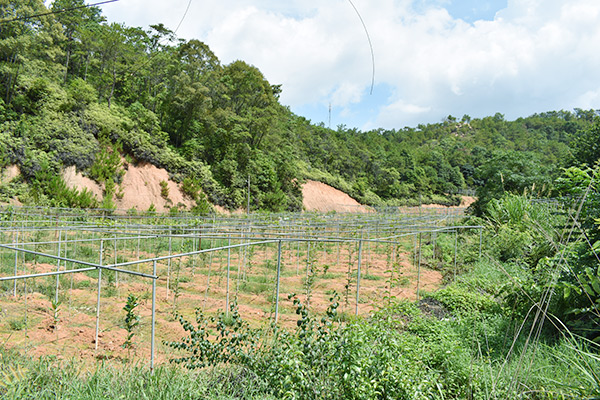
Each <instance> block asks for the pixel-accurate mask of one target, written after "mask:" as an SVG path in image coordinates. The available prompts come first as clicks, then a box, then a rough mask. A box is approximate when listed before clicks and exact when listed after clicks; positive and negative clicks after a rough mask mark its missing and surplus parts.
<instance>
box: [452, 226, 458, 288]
mask: <svg viewBox="0 0 600 400" xmlns="http://www.w3.org/2000/svg"><path fill="white" fill-rule="evenodd" d="M457 254H458V229H457V230H456V231H454V279H453V281H454V282H456V258H457Z"/></svg>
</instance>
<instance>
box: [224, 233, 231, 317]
mask: <svg viewBox="0 0 600 400" xmlns="http://www.w3.org/2000/svg"><path fill="white" fill-rule="evenodd" d="M229 246H231V237H228V238H227V289H226V294H225V315H229V276H230V269H231V247H229Z"/></svg>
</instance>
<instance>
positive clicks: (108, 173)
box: [0, 0, 597, 211]
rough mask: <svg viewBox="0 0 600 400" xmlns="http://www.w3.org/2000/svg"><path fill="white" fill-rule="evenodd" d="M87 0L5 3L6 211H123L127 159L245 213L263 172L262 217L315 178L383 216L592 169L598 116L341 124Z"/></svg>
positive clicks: (294, 201)
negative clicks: (89, 185)
mask: <svg viewBox="0 0 600 400" xmlns="http://www.w3.org/2000/svg"><path fill="white" fill-rule="evenodd" d="M83 4H84V3H83V1H82V0H55V1H54V2H53V3H52V6H51V8H50V11H60V10H64V9H69V11H67V12H56V13H48V11H49V10H48V9H46V7H45V6H44V4H43V2H42V1H41V0H27V1H20V2H15V1H11V0H1V1H0V27H1V29H0V81H1V85H0V152H1V154H0V161H1V165H2V166H7V165H10V164H16V165H18V166H19V167H20V171H21V174H22V175H21V178H19V179H17V180H16V181H12V182H11V183H10V184H4V185H2V187H1V188H0V194H1V197H2V199H3V200H6V199H8V198H11V197H18V198H19V200H20V201H21V202H24V203H31V204H52V205H64V206H71V207H93V206H103V207H107V208H111V207H114V202H113V199H114V196H118V193H119V184H120V179H121V177H122V161H121V159H122V158H121V157H124V158H125V159H127V160H128V161H129V162H133V163H136V162H137V163H143V162H148V163H151V164H154V165H156V166H158V167H162V168H165V169H167V170H168V171H169V173H170V174H171V176H172V178H173V179H174V180H176V181H179V182H182V183H183V187H184V189H185V191H186V193H188V194H189V195H190V196H191V197H194V198H196V199H197V201H198V202H201V200H203V199H204V197H203V195H202V193H205V194H206V196H208V200H209V201H210V202H211V203H213V204H218V205H222V206H225V207H228V208H231V209H235V208H239V207H242V206H243V205H244V204H245V198H246V190H247V189H246V188H247V182H248V177H250V190H251V193H252V194H253V195H252V205H251V207H252V208H253V209H255V210H257V209H264V210H271V211H284V210H299V209H301V207H302V199H301V191H300V186H299V185H300V183H301V182H302V181H303V180H305V179H315V180H319V181H322V182H325V183H328V184H330V185H332V186H334V187H336V188H338V189H341V190H343V191H344V192H346V193H348V194H350V195H351V196H353V197H355V198H356V199H357V200H359V201H361V202H363V203H366V204H370V205H380V206H386V205H398V204H415V203H418V202H433V201H435V202H441V203H446V204H451V203H455V202H456V201H457V199H456V197H455V196H453V195H454V194H456V193H457V192H458V191H459V190H461V189H479V192H480V197H484V198H485V197H486V196H488V197H497V195H499V193H498V191H504V190H506V191H517V192H518V191H522V190H523V189H525V188H529V189H531V188H534V190H537V191H539V193H541V194H547V193H550V190H551V189H552V182H553V181H554V179H555V177H557V176H558V175H559V174H560V171H561V170H560V169H561V167H567V166H570V165H572V164H576V163H578V162H583V161H585V160H586V155H585V154H584V153H585V152H586V151H588V150H586V149H588V148H589V143H587V142H586V140H587V139H586V137H587V136H586V135H587V133H586V132H589V131H590V127H591V126H592V125H593V124H594V118H596V112H595V111H593V110H589V111H586V110H580V109H576V110H574V111H573V112H569V111H556V112H546V113H541V114H536V115H533V116H529V117H527V118H520V119H517V120H516V121H507V120H505V118H504V117H503V115H502V114H500V113H498V114H496V115H494V116H490V117H485V118H481V119H478V118H470V117H469V116H468V115H464V116H463V117H462V118H455V117H452V116H448V117H447V118H446V119H445V120H444V121H441V122H439V123H436V124H428V125H419V126H418V127H414V128H403V129H396V130H373V131H369V132H361V131H359V130H357V129H354V128H348V127H345V126H338V127H337V129H329V128H327V127H325V126H323V125H322V124H320V125H315V124H312V123H311V122H310V121H308V120H306V119H305V118H303V117H301V116H297V115H295V114H293V113H292V112H291V111H290V110H289V109H288V108H287V107H286V106H285V105H282V104H280V102H279V94H280V93H281V91H282V90H285V88H282V87H281V86H279V85H276V84H272V83H269V82H267V80H266V79H265V77H264V76H263V74H262V73H261V72H260V71H259V70H258V69H257V68H256V67H254V66H252V65H248V64H247V63H245V62H244V61H235V62H233V63H231V64H228V65H223V64H222V63H221V62H220V61H219V59H218V58H217V57H216V56H215V54H214V53H213V52H212V51H211V50H210V48H209V47H208V46H207V45H206V44H204V43H202V42H200V41H198V40H182V39H177V38H176V37H175V35H174V33H173V32H172V31H170V30H169V29H167V28H166V27H165V26H163V25H162V24H158V25H153V26H150V27H148V28H138V27H127V26H124V25H122V24H115V23H111V24H109V23H107V22H106V21H105V19H104V18H103V16H102V15H101V13H100V11H99V9H97V8H94V7H87V8H86V7H79V6H82V5H83ZM77 7H79V8H77ZM596 126H597V124H596ZM586 143H587V144H586ZM591 143H597V141H594V139H593V138H592V139H591ZM590 151H592V153H593V151H594V150H590ZM590 157H591V158H593V155H592V156H590ZM72 165H74V166H76V167H77V169H78V171H80V172H82V173H84V174H85V175H87V176H89V177H90V178H92V179H94V180H95V181H97V182H98V183H101V184H102V185H103V187H104V191H105V195H104V201H103V202H102V204H99V203H98V202H97V201H95V200H94V199H93V198H92V197H91V196H90V195H89V193H85V192H84V193H80V192H77V191H75V190H72V189H69V188H67V187H66V185H65V184H64V182H62V180H61V178H60V177H59V175H58V174H57V172H58V171H60V170H61V169H62V168H64V167H66V166H72ZM534 184H535V186H534ZM202 209H203V208H202V207H201V208H200V210H202Z"/></svg>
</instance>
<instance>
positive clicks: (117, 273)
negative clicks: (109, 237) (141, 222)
mask: <svg viewBox="0 0 600 400" xmlns="http://www.w3.org/2000/svg"><path fill="white" fill-rule="evenodd" d="M114 245H115V254H114V257H113V258H114V260H115V261H114V262H115V264H117V234H116V233H115V240H114ZM115 286H116V287H117V288H118V287H119V272H118V271H115Z"/></svg>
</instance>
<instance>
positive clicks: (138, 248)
mask: <svg viewBox="0 0 600 400" xmlns="http://www.w3.org/2000/svg"><path fill="white" fill-rule="evenodd" d="M141 236H142V228H139V229H138V237H137V259H138V261H140V238H141ZM139 270H140V264H138V272H139Z"/></svg>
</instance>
